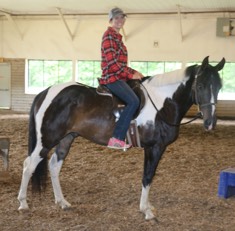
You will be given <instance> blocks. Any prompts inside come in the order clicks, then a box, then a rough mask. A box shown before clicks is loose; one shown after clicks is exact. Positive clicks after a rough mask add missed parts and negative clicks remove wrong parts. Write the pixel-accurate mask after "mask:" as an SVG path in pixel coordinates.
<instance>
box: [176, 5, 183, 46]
mask: <svg viewBox="0 0 235 231" xmlns="http://www.w3.org/2000/svg"><path fill="white" fill-rule="evenodd" d="M176 6H177V8H178V16H179V22H180V36H181V41H183V26H182V18H181V11H180V5H176Z"/></svg>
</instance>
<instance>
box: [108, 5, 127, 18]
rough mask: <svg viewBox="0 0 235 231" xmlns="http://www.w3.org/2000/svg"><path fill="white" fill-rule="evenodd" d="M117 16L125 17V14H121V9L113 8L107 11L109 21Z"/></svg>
mask: <svg viewBox="0 0 235 231" xmlns="http://www.w3.org/2000/svg"><path fill="white" fill-rule="evenodd" d="M117 15H123V16H124V17H126V14H125V13H124V12H123V10H122V9H120V8H118V7H115V8H113V9H112V10H110V11H109V20H111V19H113V18H114V17H116V16H117Z"/></svg>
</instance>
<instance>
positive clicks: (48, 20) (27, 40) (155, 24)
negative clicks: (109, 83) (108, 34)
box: [0, 14, 235, 62]
mask: <svg viewBox="0 0 235 231" xmlns="http://www.w3.org/2000/svg"><path fill="white" fill-rule="evenodd" d="M222 16H223V15H222V14H207V15H205V14H202V15H185V16H183V17H182V29H183V38H181V33H180V22H179V17H178V16H177V15H173V16H170V15H168V16H156V15H155V16H154V15H152V16H151V15H139V16H138V15H137V16H134V15H133V16H132V15H131V16H129V17H128V19H127V22H126V25H125V33H126V35H127V40H126V41H125V44H126V45H127V47H128V51H129V60H137V61H138V60H153V61H161V60H165V61H191V60H199V61H200V60H202V59H203V58H204V57H205V56H207V55H209V56H210V60H214V61H219V60H221V58H222V57H225V58H226V60H227V61H233V62H234V61H235V55H234V54H235V46H234V44H235V43H234V42H235V37H226V38H219V37H216V18H217V17H222ZM230 17H232V16H231V15H230ZM13 19H14V21H15V22H16V24H17V26H18V28H19V30H20V31H21V33H22V35H23V39H22V38H21V37H20V35H19V33H18V32H17V29H16V28H15V27H14V26H13V25H12V24H11V22H10V21H8V20H7V19H6V18H5V17H1V18H0V33H1V34H0V57H5V58H26V59H28V58H29V59H73V60H76V59H80V60H89V59H90V60H99V59H100V43H101V37H102V34H103V32H104V30H105V29H106V28H107V26H108V25H109V24H108V20H107V17H104V16H89V17H88V16H80V17H79V16H73V17H72V16H70V17H66V21H67V22H68V24H69V27H70V29H71V31H72V33H73V34H74V39H73V40H72V39H71V38H70V37H69V34H68V32H67V31H66V28H65V26H64V24H63V22H62V21H61V20H60V19H59V16H58V17H56V16H53V17H48V16H47V17H46V16H45V17H42V16H40V17H34V18H33V17H26V16H25V17H22V16H21V17H19V16H18V17H14V18H13ZM154 41H158V43H159V46H158V47H157V48H155V47H154V46H153V43H154Z"/></svg>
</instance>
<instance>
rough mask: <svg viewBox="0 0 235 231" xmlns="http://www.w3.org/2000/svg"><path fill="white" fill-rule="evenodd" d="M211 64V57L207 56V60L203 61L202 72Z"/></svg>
mask: <svg viewBox="0 0 235 231" xmlns="http://www.w3.org/2000/svg"><path fill="white" fill-rule="evenodd" d="M208 64H209V56H206V58H204V59H203V61H202V65H201V70H204V69H205V68H206V67H207V66H208Z"/></svg>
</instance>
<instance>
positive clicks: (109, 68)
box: [99, 27, 135, 84]
mask: <svg viewBox="0 0 235 231" xmlns="http://www.w3.org/2000/svg"><path fill="white" fill-rule="evenodd" d="M101 56H102V60H101V69H102V77H101V78H100V79H99V82H100V84H108V83H113V82H115V81H117V80H119V79H121V80H124V81H127V80H128V79H132V77H133V74H134V73H135V70H134V69H132V68H130V67H128V66H127V57H128V55H127V49H126V46H125V45H124V43H123V42H122V35H121V34H119V33H117V32H116V31H115V30H114V29H113V28H112V27H108V29H107V30H106V31H105V33H104V35H103V38H102V44H101Z"/></svg>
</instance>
